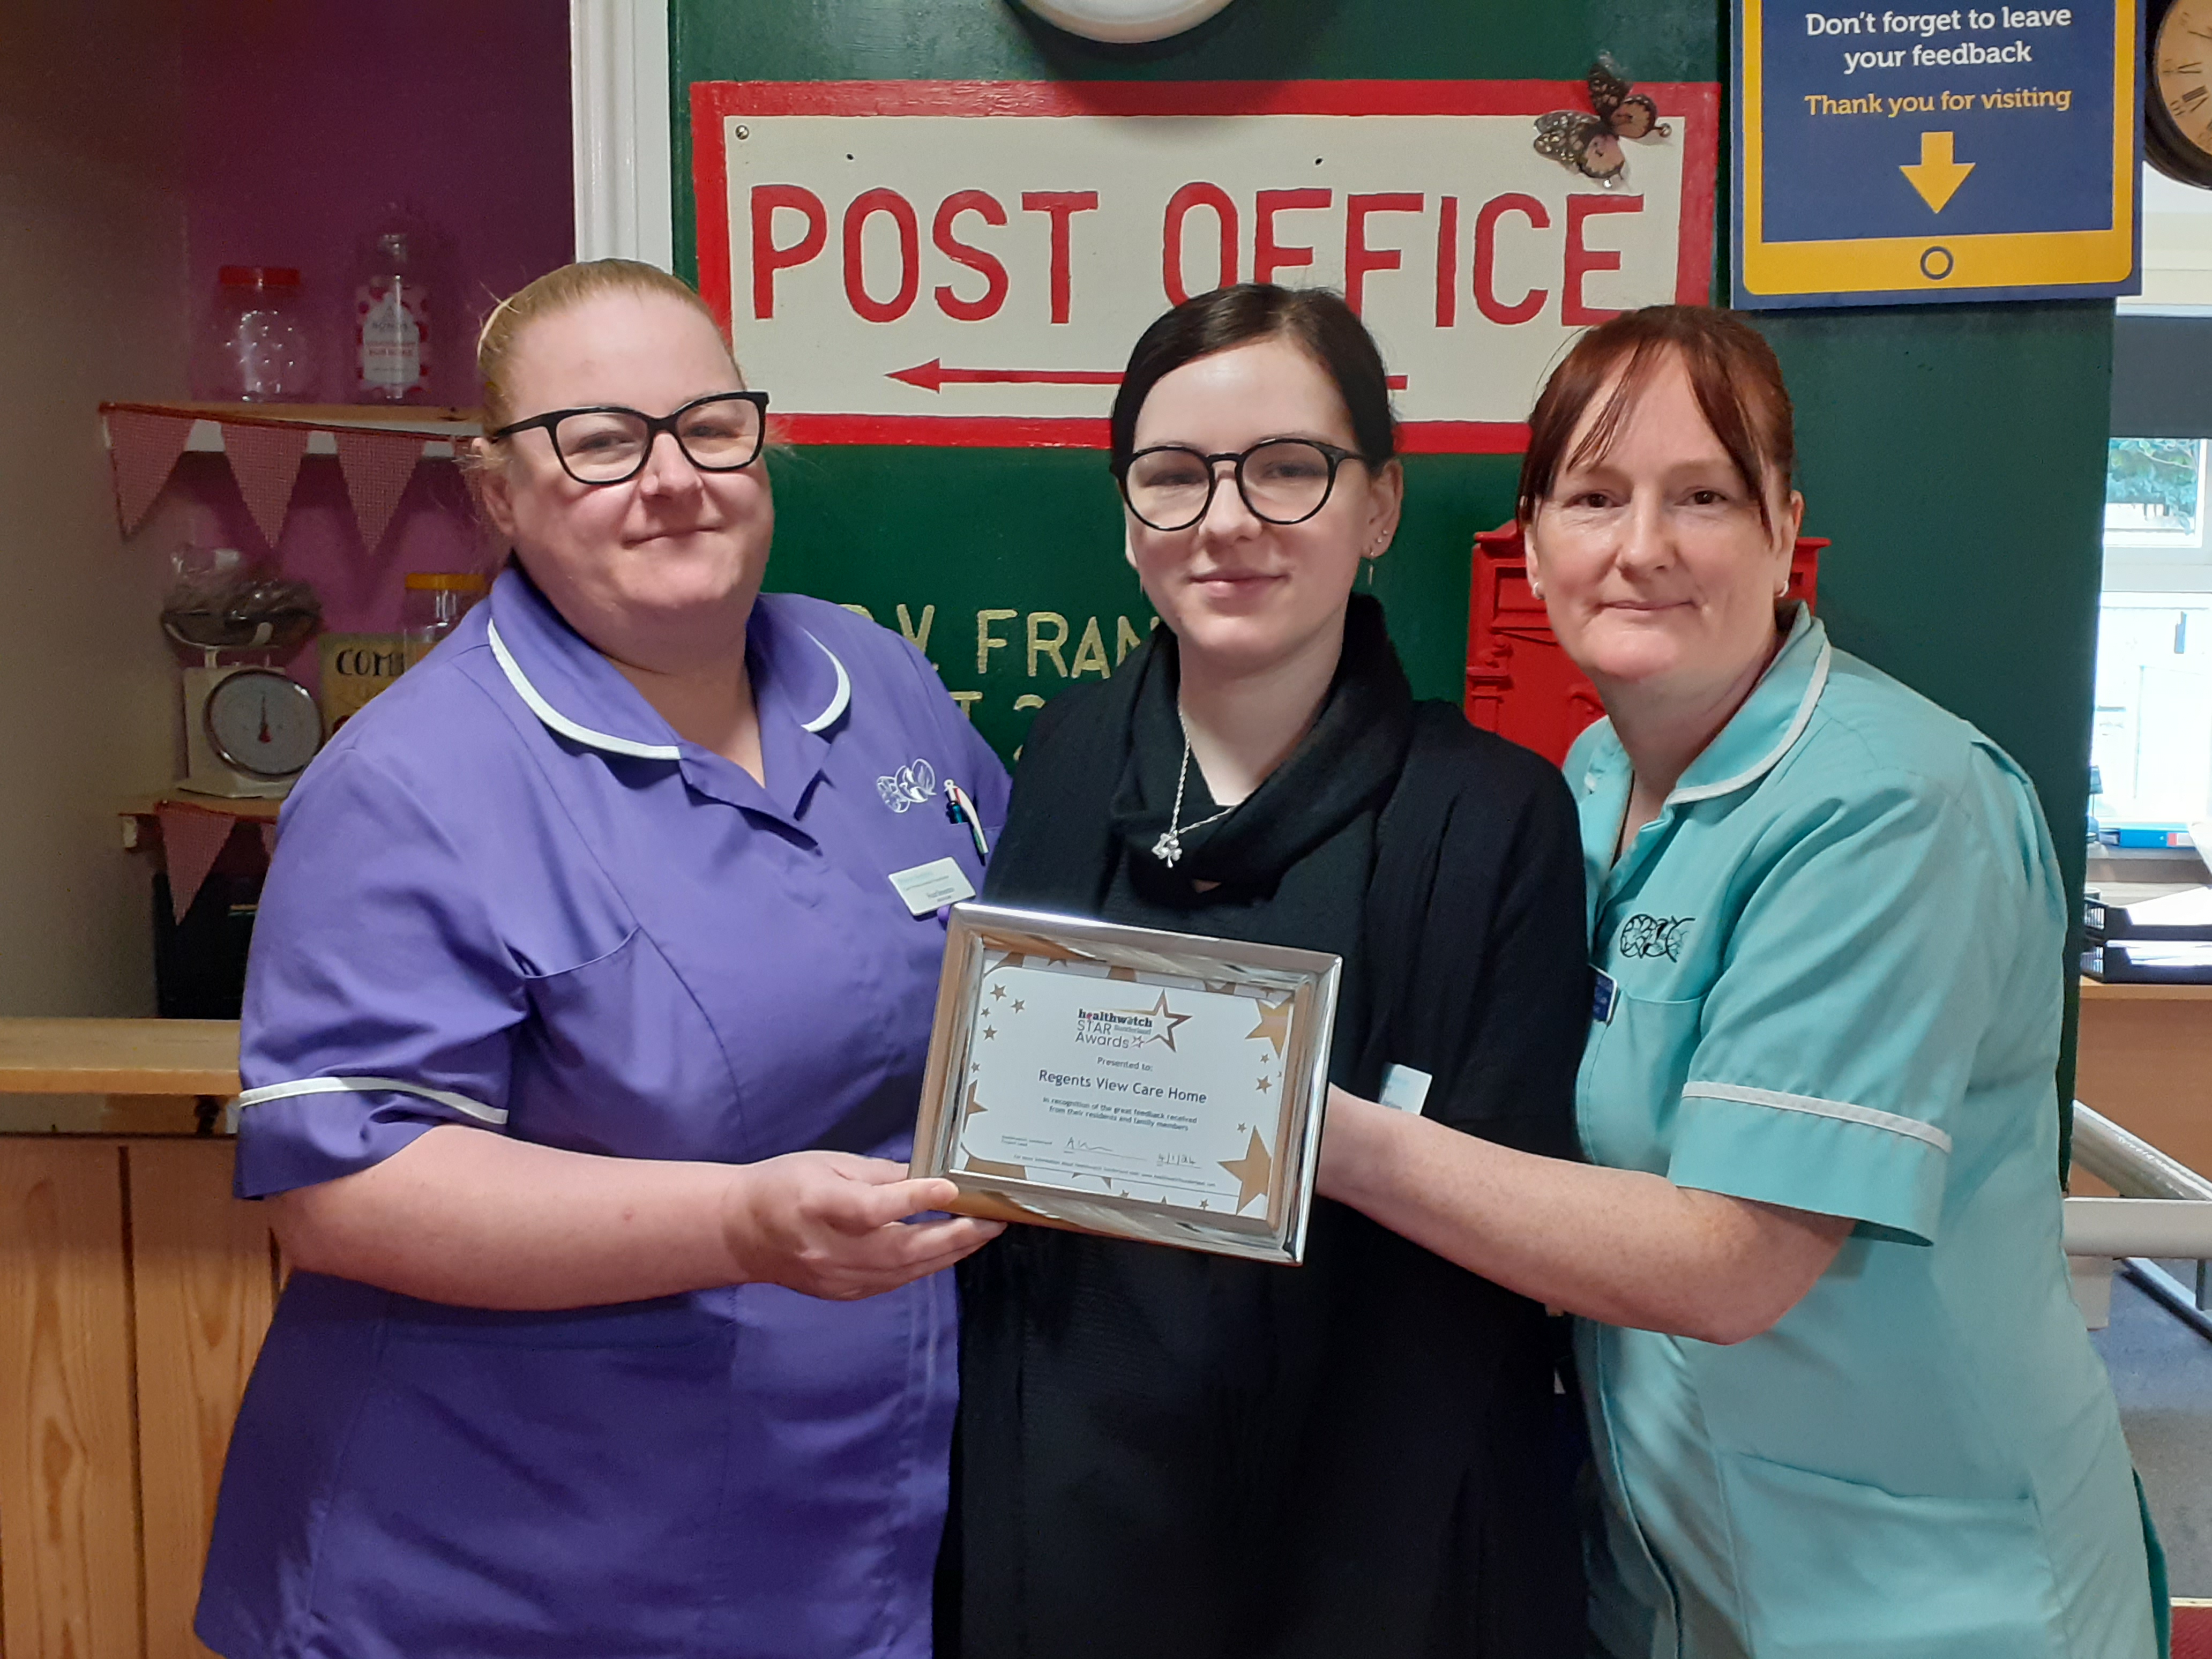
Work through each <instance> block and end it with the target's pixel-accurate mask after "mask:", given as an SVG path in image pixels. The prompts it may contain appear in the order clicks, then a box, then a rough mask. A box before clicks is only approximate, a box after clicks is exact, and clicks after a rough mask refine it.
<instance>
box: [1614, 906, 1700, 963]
mask: <svg viewBox="0 0 2212 1659" xmlns="http://www.w3.org/2000/svg"><path fill="white" fill-rule="evenodd" d="M1696 920H1697V918H1696V917H1695V916H1644V915H1636V916H1631V917H1629V919H1628V920H1627V921H1624V922H1622V923H1621V924H1620V954H1621V955H1622V956H1624V957H1666V958H1667V960H1668V961H1669V962H1680V960H1681V959H1682V932H1683V930H1684V929H1685V928H1686V927H1688V926H1689V925H1690V924H1691V923H1692V922H1693V921H1696Z"/></svg>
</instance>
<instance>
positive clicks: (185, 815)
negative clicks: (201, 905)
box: [156, 806, 238, 922]
mask: <svg viewBox="0 0 2212 1659" xmlns="http://www.w3.org/2000/svg"><path fill="white" fill-rule="evenodd" d="M156 816H157V817H160V819H161V856H162V860H163V862H164V863H166V864H167V866H168V872H169V908H170V910H171V911H172V913H173V914H174V915H175V917H176V919H177V920H178V921H180V922H181V921H183V920H184V919H185V911H187V910H189V909H191V908H192V900H193V898H194V897H195V896H197V894H198V892H199V890H200V884H201V883H203V882H204V881H205V880H206V879H207V878H208V872H209V871H210V870H212V869H214V868H215V861H216V858H217V857H218V856H220V855H221V854H222V849H223V845H224V843H225V842H228V841H229V839H230V832H231V831H232V830H234V829H237V828H238V820H237V819H236V818H234V817H229V816H228V814H226V813H222V812H210V811H204V810H203V809H202V808H200V807H197V806H164V807H162V808H161V811H159V812H158V813H157V814H156Z"/></svg>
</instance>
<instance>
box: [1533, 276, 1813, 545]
mask: <svg viewBox="0 0 2212 1659" xmlns="http://www.w3.org/2000/svg"><path fill="white" fill-rule="evenodd" d="M1670 359H1672V360H1674V361H1678V362H1680V363H1681V365H1682V368H1683V369H1684V372H1685V373H1686V374H1688V375H1689V377H1690V389H1691V391H1692V392H1693V393H1695V394H1696V397H1697V399H1698V407H1699V409H1700V410H1703V411H1704V413H1705V424H1706V425H1707V426H1709V427H1711V428H1712V431H1713V436H1714V437H1716V438H1717V439H1718V440H1719V441H1720V445H1721V447H1722V448H1723V449H1724V450H1726V451H1727V452H1728V456H1729V460H1731V461H1733V462H1734V463H1735V470H1736V471H1737V472H1738V473H1739V474H1741V477H1742V478H1743V482H1744V487H1745V488H1746V489H1748V490H1750V491H1751V493H1752V495H1753V496H1754V497H1755V498H1756V499H1757V501H1758V502H1759V522H1760V523H1761V524H1763V525H1765V526H1766V527H1767V529H1768V530H1769V531H1771V530H1772V529H1773V528H1774V521H1773V519H1772V517H1771V509H1770V507H1769V506H1768V490H1767V485H1768V483H1770V482H1774V481H1778V482H1779V483H1780V485H1781V488H1782V489H1783V490H1785V491H1786V490H1787V489H1789V488H1790V478H1791V476H1792V475H1793V474H1794V472H1795V471H1796V465H1797V447H1796V434H1795V432H1794V430H1793V425H1792V416H1791V411H1790V392H1789V388H1788V387H1786V386H1784V385H1783V382H1782V365H1781V364H1780V363H1779V362H1777V361H1776V359H1775V356H1774V348H1773V347H1771V346H1770V345H1768V344H1767V343H1766V342H1765V339H1764V338H1763V337H1761V336H1760V335H1759V331H1757V330H1756V329H1753V327H1751V325H1748V324H1747V323H1745V322H1743V321H1741V319H1738V318H1737V317H1735V315H1733V314H1732V313H1729V312H1725V311H1717V310H1715V309H1714V308H1713V307H1711V306H1647V307H1644V309H1643V310H1641V311H1625V312H1623V313H1621V314H1620V316H1618V317H1615V318H1613V319H1612V320H1611V321H1609V322H1605V323H1601V324H1599V325H1598V326H1597V327H1595V328H1594V329H1592V330H1591V331H1589V333H1587V334H1585V335H1583V337H1582V338H1581V339H1579V340H1577V341H1576V342H1575V347H1574V349H1573V350H1571V351H1570V352H1569V353H1568V354H1567V356H1566V359H1565V362H1561V363H1560V365H1559V367H1558V368H1555V369H1553V371H1552V378H1551V379H1550V380H1547V381H1546V382H1545V385H1544V392H1543V395H1542V396H1541V397H1540V398H1537V399H1536V407H1535V410H1534V412H1533V413H1532V414H1531V415H1530V416H1528V453H1527V454H1526V455H1524V456H1522V459H1521V494H1520V499H1519V501H1518V502H1517V504H1516V507H1515V512H1516V515H1517V516H1518V517H1519V519H1520V520H1521V522H1522V524H1523V525H1527V524H1528V523H1530V522H1531V521H1532V520H1534V518H1535V516H1536V510H1537V508H1539V507H1541V506H1542V505H1543V504H1544V502H1545V501H1547V500H1548V499H1549V498H1550V496H1551V494H1552V487H1553V484H1555V483H1557V482H1558V481H1559V473H1560V471H1561V470H1562V469H1569V470H1571V469H1572V468H1575V467H1577V466H1584V465H1589V463H1591V462H1593V461H1595V460H1598V459H1601V458H1602V457H1603V456H1604V454H1605V453H1606V452H1607V450H1608V449H1610V448H1612V447H1613V441H1614V440H1615V439H1616V438H1618V437H1619V436H1620V429H1621V427H1622V425H1623V423H1624V422H1626V420H1627V418H1628V415H1629V412H1630V410H1632V409H1634V408H1635V406H1636V402H1637V399H1638V398H1639V397H1641V396H1642V395H1643V393H1644V389H1645V388H1646V387H1647V386H1649V385H1650V382H1651V380H1652V377H1653V376H1654V375H1656V374H1658V372H1659V371H1660V369H1661V368H1663V367H1664V366H1665V365H1666V364H1667V362H1668V361H1669V360H1670ZM1608 382H1611V384H1612V387H1613V392H1612V395H1611V396H1610V397H1608V398H1606V400H1605V404H1604V407H1603V408H1601V409H1600V410H1598V413H1597V418H1596V419H1595V420H1594V421H1592V422H1590V425H1589V431H1588V432H1586V433H1584V434H1583V440H1582V441H1581V442H1580V443H1579V444H1575V445H1574V448H1573V451H1572V453H1569V450H1568V445H1569V444H1570V443H1572V442H1573V440H1574V435H1575V433H1576V431H1577V428H1580V427H1581V425H1582V423H1583V418H1584V416H1586V415H1587V414H1588V413H1589V408H1590V405H1591V404H1593V403H1595V401H1596V399H1597V397H1598V394H1599V393H1600V392H1603V391H1604V390H1605V389H1606V386H1607V383H1608Z"/></svg>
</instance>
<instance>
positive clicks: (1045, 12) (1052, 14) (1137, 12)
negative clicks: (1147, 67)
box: [1023, 0, 1229, 45]
mask: <svg viewBox="0 0 2212 1659" xmlns="http://www.w3.org/2000/svg"><path fill="white" fill-rule="evenodd" d="M1023 3H1024V5H1026V6H1027V7H1028V8H1029V9H1030V10H1031V11H1033V12H1035V13H1036V15H1038V16H1040V17H1042V18H1043V19H1044V20H1045V21H1046V22H1048V23H1051V24H1054V25H1055V26H1057V27H1060V28H1064V29H1066V31H1067V32H1068V33H1070V34H1079V35H1081V36H1082V37H1083V38H1084V39H1085V40H1106V41H1111V42H1114V43H1115V44H1117V45H1131V44H1134V43H1136V42H1139V41H1145V40H1166V39H1167V38H1168V37H1169V36H1170V35H1171V34H1181V33H1182V32H1183V31H1184V30H1185V29H1189V28H1196V27H1198V26H1199V25H1200V23H1203V22H1204V21H1206V19H1207V18H1209V17H1211V16H1212V15H1213V14H1214V13H1216V12H1218V11H1219V10H1220V9H1222V8H1223V7H1224V6H1226V5H1227V4H1228V3H1229V0H1023Z"/></svg>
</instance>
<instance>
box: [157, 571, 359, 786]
mask: <svg viewBox="0 0 2212 1659" xmlns="http://www.w3.org/2000/svg"><path fill="white" fill-rule="evenodd" d="M224 551H226V552H228V550H224ZM239 564H240V561H239V558H238V555H237V554H235V553H231V554H230V557H229V559H228V560H227V561H226V560H223V559H222V556H221V555H220V554H218V555H217V556H216V562H215V563H214V566H213V568H211V569H208V570H204V571H201V572H192V573H187V574H183V575H181V576H180V578H179V581H178V583H177V585H176V586H175V587H174V588H173V589H172V590H171V592H170V595H169V599H168V602H167V605H164V606H163V608H162V611H161V628H162V631H163V632H165V633H166V634H167V635H168V636H169V639H170V641H172V642H173V644H174V645H175V646H176V647H178V650H179V654H180V656H181V657H182V658H183V660H184V665H185V666H184V672H183V675H182V686H183V692H184V714H185V775H184V776H183V777H182V778H181V779H179V781H178V785H177V787H179V788H180V789H185V790H189V791H191V793H194V794H199V795H215V796H219V797H222V798H223V799H230V800H239V799H264V800H269V799H279V798H281V797H283V795H284V794H285V793H287V792H289V790H290V789H291V787H292V784H293V781H294V780H295V779H296V778H298V776H299V775H300V774H301V772H303V771H305V770H306V769H307V763H308V762H309V761H311V760H313V759H314V757H315V751H316V750H318V749H319V748H320V747H321V746H322V742H323V717H322V711H321V710H320V709H319V708H317V707H316V706H315V697H314V694H313V692H312V691H310V690H307V687H306V686H304V685H302V684H300V682H299V681H297V680H295V679H294V678H292V677H291V676H290V675H289V674H287V673H285V672H283V671H282V670H281V669H279V668H278V667H277V666H276V665H277V664H278V663H280V662H284V661H288V660H289V659H290V658H291V657H292V656H293V654H294V653H296V652H297V651H298V650H299V649H300V647H301V646H303V645H305V644H306V643H307V641H308V640H309V639H310V638H311V637H313V635H314V632H315V630H316V629H317V628H319V626H320V625H321V623H322V607H321V605H320V603H319V601H318V600H317V599H316V598H315V593H314V590H313V588H312V587H310V586H307V583H305V582H297V581H288V580H281V579H277V578H271V577H258V576H253V575H250V574H246V573H245V572H244V571H242V570H241V569H240V568H239Z"/></svg>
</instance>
